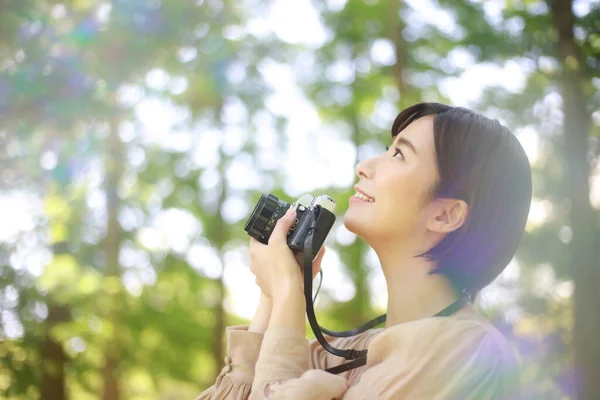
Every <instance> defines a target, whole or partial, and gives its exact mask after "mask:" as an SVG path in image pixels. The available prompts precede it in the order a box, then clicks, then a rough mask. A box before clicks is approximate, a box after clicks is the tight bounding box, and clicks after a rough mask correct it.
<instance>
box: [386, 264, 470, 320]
mask: <svg viewBox="0 0 600 400" xmlns="http://www.w3.org/2000/svg"><path fill="white" fill-rule="evenodd" d="M393 264H394V265H382V266H383V268H384V269H383V270H384V272H385V275H386V281H387V288H388V304H387V320H386V328H389V327H392V326H394V325H398V324H402V323H405V322H410V321H416V320H419V319H422V318H428V317H432V316H433V315H435V314H437V313H438V312H440V311H441V310H443V309H444V308H446V307H448V306H449V305H450V304H452V303H453V302H455V301H456V300H457V299H458V297H457V296H456V294H455V292H454V290H453V288H452V285H451V284H450V283H449V282H448V280H447V279H446V278H445V277H443V276H442V275H439V274H433V275H429V274H428V273H427V272H428V271H429V270H430V269H431V263H429V262H428V261H427V260H425V259H421V258H415V257H405V258H404V260H402V259H396V260H395V262H394V263H393Z"/></svg>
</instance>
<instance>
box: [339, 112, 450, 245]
mask: <svg viewBox="0 0 600 400" xmlns="http://www.w3.org/2000/svg"><path fill="white" fill-rule="evenodd" d="M396 148H397V149H398V150H396ZM356 174H357V175H358V177H359V178H360V179H359V181H358V183H357V185H356V187H357V188H358V189H359V191H362V192H363V193H364V194H366V195H368V196H370V197H371V198H373V199H374V201H373V202H350V204H349V207H348V211H347V212H346V214H345V216H344V225H345V226H346V228H347V229H348V230H350V231H351V232H353V233H355V234H356V235H357V236H359V237H361V238H362V239H363V240H364V241H365V242H367V243H369V244H370V245H371V246H372V247H373V248H374V249H375V251H378V248H381V249H385V248H387V247H389V246H394V247H395V246H398V245H399V244H400V243H402V244H406V245H408V246H409V247H412V248H414V247H415V245H416V246H417V247H418V243H419V240H420V238H422V237H423V236H424V234H425V232H426V218H427V216H428V215H427V211H428V207H427V206H428V199H427V194H428V192H429V190H430V188H433V187H434V185H435V184H436V182H437V180H438V173H437V168H436V158H435V146H434V141H433V116H431V115H430V116H425V117H422V118H419V119H417V120H415V121H413V122H412V123H411V124H410V125H408V126H407V127H406V128H405V129H404V130H403V131H401V132H400V133H399V134H398V135H397V136H396V137H395V140H394V143H393V144H392V145H391V146H390V148H389V149H388V151H386V152H385V153H383V154H381V155H379V156H377V157H373V158H371V159H368V160H364V161H361V162H360V163H359V164H358V165H357V166H356ZM411 243H412V245H411ZM402 247H404V246H402Z"/></svg>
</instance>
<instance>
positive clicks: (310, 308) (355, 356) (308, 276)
mask: <svg viewBox="0 0 600 400" xmlns="http://www.w3.org/2000/svg"><path fill="white" fill-rule="evenodd" d="M311 211H312V210H311ZM308 214H309V215H308V218H310V225H309V229H308V232H307V235H306V239H305V240H304V252H303V253H304V254H303V256H304V257H303V273H304V297H305V299H306V315H307V317H308V322H309V324H310V327H311V329H312V331H313V333H314V334H315V338H316V339H317V340H318V341H319V343H320V344H321V346H323V348H324V349H325V350H327V351H328V352H329V353H331V354H333V355H336V356H338V357H343V358H345V359H346V360H351V361H350V362H347V363H344V364H341V365H338V366H336V367H332V368H328V369H326V370H325V371H327V372H330V373H332V374H339V373H341V372H345V371H349V370H351V369H354V368H358V367H361V366H363V365H365V364H366V363H367V350H355V349H337V348H335V347H333V346H331V345H330V344H329V343H328V342H327V340H326V339H325V337H324V336H323V332H325V334H327V335H329V336H334V337H350V336H355V335H358V334H360V333H363V332H365V331H367V330H368V329H371V328H374V327H375V326H377V325H379V324H382V323H383V322H385V321H386V316H387V314H384V315H380V316H379V317H377V318H375V319H373V320H371V321H369V322H367V323H366V324H363V325H361V326H360V327H358V328H355V329H351V330H349V331H343V332H336V331H330V330H327V329H324V328H321V327H320V326H319V324H318V323H317V317H316V315H315V310H314V304H313V298H312V263H313V254H312V253H313V252H312V248H313V246H312V243H313V233H314V232H315V231H316V229H317V219H318V218H317V217H315V214H314V212H309V213H308ZM467 301H468V297H467V296H466V295H463V296H461V297H460V298H459V299H458V300H457V301H455V302H454V303H452V304H450V305H449V306H448V307H446V308H444V309H443V310H442V311H440V312H438V313H437V314H435V315H434V317H446V316H449V315H452V314H454V313H455V312H456V311H458V310H460V309H461V308H462V307H463V306H464V305H465V304H466V303H467Z"/></svg>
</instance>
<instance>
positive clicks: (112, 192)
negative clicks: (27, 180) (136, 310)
mask: <svg viewBox="0 0 600 400" xmlns="http://www.w3.org/2000/svg"><path fill="white" fill-rule="evenodd" d="M123 151H124V150H123V143H122V142H121V139H120V138H119V118H118V117H114V118H113V120H112V121H111V123H110V133H109V137H108V152H107V155H106V161H105V165H104V167H105V171H106V176H105V193H106V209H107V210H106V212H107V235H106V238H105V240H104V254H105V262H106V269H105V276H106V278H105V279H107V280H114V283H116V284H117V287H118V289H117V290H116V293H115V292H114V291H108V292H107V293H106V296H107V299H108V305H109V306H108V309H107V310H105V313H106V314H105V315H106V318H107V320H108V321H109V322H110V324H111V325H112V326H113V328H114V329H113V333H112V338H110V339H109V340H108V342H107V343H106V347H105V349H104V366H103V368H102V379H103V384H104V388H103V392H102V400H118V399H119V397H120V393H119V392H120V391H119V374H118V367H119V343H118V335H117V334H115V333H114V332H116V331H117V330H118V327H119V326H120V314H119V307H122V306H123V302H122V301H121V299H122V291H121V285H120V267H119V250H120V245H121V236H122V230H121V226H120V225H119V221H118V219H117V217H118V209H119V196H118V194H117V188H118V184H119V182H120V181H121V177H122V174H123ZM112 283H113V282H108V285H107V286H109V287H110V286H112Z"/></svg>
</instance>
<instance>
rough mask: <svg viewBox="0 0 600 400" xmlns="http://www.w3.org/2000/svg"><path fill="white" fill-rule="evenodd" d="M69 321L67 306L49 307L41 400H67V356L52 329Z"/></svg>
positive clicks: (42, 364)
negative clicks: (53, 335)
mask: <svg viewBox="0 0 600 400" xmlns="http://www.w3.org/2000/svg"><path fill="white" fill-rule="evenodd" d="M67 320H69V309H68V308H67V307H66V306H57V305H50V304H49V306H48V318H46V323H45V325H46V332H45V334H44V341H43V343H42V350H41V356H42V360H41V361H42V362H41V367H42V374H41V375H42V380H41V388H40V399H41V400H66V398H67V393H66V388H65V363H66V362H67V361H68V360H67V354H66V353H65V350H64V349H63V347H62V343H60V342H58V341H57V340H55V339H54V338H53V337H52V335H51V330H52V328H53V327H54V326H55V325H57V324H59V323H61V322H64V321H67Z"/></svg>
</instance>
